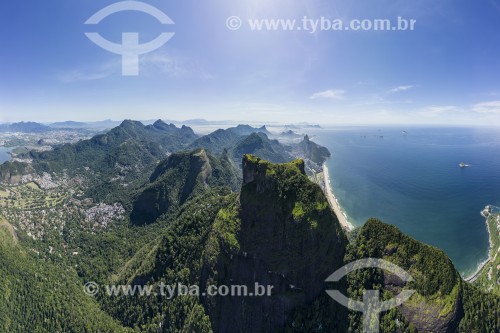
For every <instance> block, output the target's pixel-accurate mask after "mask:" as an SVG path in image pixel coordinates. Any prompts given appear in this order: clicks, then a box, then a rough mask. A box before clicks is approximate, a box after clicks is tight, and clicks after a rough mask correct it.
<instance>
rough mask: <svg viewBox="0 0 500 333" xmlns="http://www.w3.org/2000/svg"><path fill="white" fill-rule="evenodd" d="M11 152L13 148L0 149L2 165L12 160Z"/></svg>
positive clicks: (0, 162)
mask: <svg viewBox="0 0 500 333" xmlns="http://www.w3.org/2000/svg"><path fill="white" fill-rule="evenodd" d="M10 150H11V148H5V147H0V164H2V163H3V162H5V161H8V160H10V159H11V156H10V155H9V151H10Z"/></svg>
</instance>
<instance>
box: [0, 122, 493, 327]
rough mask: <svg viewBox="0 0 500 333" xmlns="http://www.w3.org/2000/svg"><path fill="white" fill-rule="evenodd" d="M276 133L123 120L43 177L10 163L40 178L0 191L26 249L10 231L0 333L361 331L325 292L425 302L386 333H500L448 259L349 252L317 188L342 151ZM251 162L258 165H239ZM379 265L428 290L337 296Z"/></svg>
mask: <svg viewBox="0 0 500 333" xmlns="http://www.w3.org/2000/svg"><path fill="white" fill-rule="evenodd" d="M248 131H252V132H251V133H250V134H246V132H248ZM262 131H263V129H255V128H252V127H247V126H239V127H238V129H237V130H235V129H229V130H219V131H216V132H214V133H212V134H210V135H208V136H204V137H201V138H198V137H197V136H196V135H195V134H194V132H193V131H192V130H191V129H189V128H187V127H182V128H178V127H175V126H173V125H167V124H165V123H163V122H161V121H158V122H156V123H155V124H153V125H149V126H144V125H142V124H141V123H139V122H133V121H125V122H123V123H122V125H120V126H119V127H117V128H115V129H113V130H111V131H110V132H108V133H106V134H103V135H98V136H96V137H94V138H92V139H91V140H87V141H82V142H80V143H77V144H73V145H65V146H61V147H59V148H57V149H55V150H54V151H51V152H44V153H35V152H32V153H30V154H29V155H28V156H29V157H30V159H31V164H23V163H19V162H14V163H8V164H7V165H8V167H7V169H8V168H10V167H15V168H18V170H17V171H18V172H19V174H20V175H22V176H23V177H25V176H27V175H28V176H29V177H34V176H33V174H35V173H37V172H39V173H41V175H39V176H37V177H38V178H29V177H28V178H27V179H19V181H21V182H24V183H23V185H19V186H10V185H0V197H1V198H0V199H1V200H0V204H1V205H0V214H2V215H4V216H5V217H6V218H7V219H8V222H9V223H10V224H11V225H12V226H13V228H12V230H13V231H15V233H16V236H18V238H19V243H18V244H15V242H13V241H12V236H11V235H10V234H9V233H7V232H6V231H9V230H7V229H5V228H2V227H1V226H0V274H1V278H2V279H3V280H4V281H7V283H6V284H5V285H4V286H1V287H0V288H3V289H1V293H2V296H0V297H3V299H2V302H0V322H1V323H2V324H4V327H1V326H0V331H1V329H3V328H5V327H7V328H8V329H9V330H10V331H12V330H14V331H22V330H23V328H24V329H25V330H27V331H30V332H31V331H33V332H56V331H61V332H66V331H67V332H120V331H123V330H126V329H124V328H123V327H126V328H128V329H133V330H134V331H135V332H182V331H184V332H234V331H241V332H271V331H278V332H279V331H285V332H346V331H348V329H350V330H351V331H352V332H356V331H359V329H360V327H361V326H360V325H361V323H360V318H361V317H360V314H359V313H355V312H350V311H347V309H345V308H344V307H343V306H341V305H339V304H338V303H336V302H335V301H334V300H332V299H331V298H329V296H328V295H327V294H326V293H325V290H326V289H327V288H330V287H334V288H336V289H339V290H341V291H342V292H343V293H344V294H345V295H347V296H349V297H351V298H354V299H362V295H363V290H367V289H383V290H385V291H384V292H381V295H382V297H384V299H389V298H391V297H392V295H393V294H394V293H397V292H398V291H400V290H402V289H403V288H412V289H415V290H416V291H417V292H416V294H415V295H414V296H412V298H411V299H410V300H409V301H408V302H406V303H405V304H403V305H402V306H401V307H398V308H395V309H392V310H390V311H388V312H386V313H384V314H383V315H382V317H381V321H380V322H381V332H478V333H479V332H498V330H499V327H500V323H499V318H500V315H499V313H498V309H499V298H498V297H495V296H492V295H487V294H484V293H482V292H480V291H479V290H478V289H477V288H475V287H473V286H471V285H469V284H468V283H465V282H464V281H463V280H462V279H461V278H460V276H459V275H458V273H457V272H456V270H455V268H454V267H453V264H452V263H451V261H450V260H449V258H448V257H447V256H446V255H445V254H444V253H443V252H442V251H440V250H438V249H436V248H433V247H430V246H427V245H424V244H422V243H420V242H417V241H416V240H413V239H411V238H410V237H408V236H406V235H404V234H402V233H401V232H400V231H399V230H397V229H396V228H395V227H393V226H389V225H386V224H383V223H382V222H380V221H377V220H370V221H368V222H367V223H366V224H365V226H364V227H362V228H360V229H359V230H357V231H355V232H354V234H353V235H351V236H350V239H352V242H351V243H348V241H347V235H346V234H345V232H344V231H343V230H342V228H341V227H340V225H339V223H338V219H337V217H336V216H335V214H334V213H333V212H332V210H331V209H330V207H329V205H328V202H327V201H326V198H325V196H324V194H323V193H322V191H321V189H320V188H319V187H318V186H317V185H316V184H314V183H312V182H311V181H309V179H308V178H307V176H306V175H305V173H306V170H307V167H308V164H309V165H318V164H321V163H322V162H323V161H324V160H325V159H326V158H328V156H329V154H330V153H329V152H328V150H327V149H325V148H323V147H321V146H319V145H317V144H315V143H314V142H312V141H311V140H310V139H309V137H307V136H306V137H305V138H304V140H303V141H301V142H299V143H296V144H294V145H291V146H285V145H283V144H281V143H279V142H278V141H275V140H272V139H270V138H269V137H268V136H267V134H265V133H263V132H262ZM238 133H245V134H242V135H240V134H238ZM195 142H197V143H200V142H205V143H207V145H208V146H209V147H212V148H213V149H214V150H215V152H214V151H212V150H210V149H209V148H208V147H207V148H205V147H199V148H196V147H194V146H193V145H194V143H195ZM221 142H225V143H227V144H220V143H221ZM210 144H212V146H210ZM188 148H193V149H192V150H185V149H188ZM247 152H250V153H251V152H254V153H256V154H257V156H254V155H251V154H246V153H247ZM239 154H245V155H244V156H243V158H242V159H241V156H240V159H239V160H238V161H236V162H235V159H236V158H237V156H238V155H239ZM258 155H260V156H258ZM265 156H271V157H272V158H273V159H275V160H280V159H281V158H283V160H284V161H286V162H287V163H283V164H273V163H271V162H269V161H266V160H265V159H264V158H263V157H265ZM293 156H305V157H307V160H306V161H304V160H301V159H298V160H293V161H291V160H292V157H293ZM2 167H3V166H2ZM28 169H29V170H28ZM2 170H6V169H2ZM51 175H53V176H51ZM51 177H52V178H51ZM58 177H61V179H62V180H60V179H59V178H58ZM366 257H377V258H383V259H385V260H388V261H390V262H393V263H395V264H397V265H398V266H401V267H402V268H403V269H405V270H407V271H408V272H409V273H410V274H411V275H412V276H413V277H414V278H415V282H413V283H412V284H409V285H407V286H403V285H402V284H401V283H400V281H397V280H395V279H394V278H393V277H392V276H391V275H390V274H386V272H380V271H378V270H359V271H357V272H353V273H351V274H350V275H349V276H348V278H345V279H343V280H342V281H341V282H340V283H339V284H337V285H334V286H331V285H329V284H327V283H325V279H326V278H327V277H328V276H329V275H330V274H331V273H333V272H334V271H335V270H336V269H337V268H339V267H341V266H343V265H344V264H346V263H349V262H352V261H354V260H356V259H360V258H366ZM19 281H21V282H19ZM89 281H96V282H97V283H99V284H100V285H104V284H110V283H112V284H116V283H119V284H125V285H127V284H130V285H140V286H144V285H146V286H159V285H160V284H161V283H165V284H175V283H182V284H184V285H195V286H199V288H200V289H202V290H203V289H204V288H206V287H207V286H209V285H211V284H216V285H244V286H247V287H248V288H249V289H252V288H253V286H254V284H255V283H257V282H258V283H259V284H261V285H271V286H273V291H274V293H272V294H271V295H270V296H268V297H266V296H264V297H222V296H207V295H200V296H198V297H175V298H172V299H167V298H165V297H160V296H154V297H152V296H146V297H145V296H127V297H124V296H108V295H106V294H105V293H99V294H98V295H96V296H95V297H92V296H87V295H85V294H84V293H83V285H84V284H85V283H87V282H89ZM32 283H35V285H36V286H37V291H36V292H34V293H31V291H30V290H29V288H30V286H31V285H32ZM72 308H74V309H75V310H74V311H75V312H72V311H71V310H70V309H72ZM262 312H266V313H267V314H268V315H262ZM27 313H30V314H31V315H26V314H27ZM84 313H90V314H91V315H92V318H86V317H85V316H84V315H83V314H84ZM111 318H113V319H111ZM4 319H5V321H4ZM5 325H8V326H5ZM7 331H8V330H7Z"/></svg>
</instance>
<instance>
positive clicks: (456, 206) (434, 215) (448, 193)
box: [313, 127, 500, 276]
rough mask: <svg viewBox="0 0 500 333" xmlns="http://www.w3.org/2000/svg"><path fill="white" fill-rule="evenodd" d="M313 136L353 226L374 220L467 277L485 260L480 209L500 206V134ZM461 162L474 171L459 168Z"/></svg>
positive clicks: (395, 131)
mask: <svg viewBox="0 0 500 333" xmlns="http://www.w3.org/2000/svg"><path fill="white" fill-rule="evenodd" d="M403 130H404V131H406V132H407V133H403V132H402V131H403ZM313 134H314V135H315V137H314V141H316V142H318V143H319V144H322V145H324V146H326V147H328V148H329V149H330V151H331V152H332V158H331V159H330V160H329V161H328V162H327V164H328V167H329V170H330V178H331V179H330V181H331V183H332V186H333V189H334V192H335V195H336V197H337V199H338V200H339V203H340V205H341V206H342V208H343V209H344V210H345V211H346V213H347V215H348V216H349V220H350V221H351V222H352V223H353V224H354V225H355V226H361V225H362V224H363V223H364V222H365V221H366V220H367V219H368V218H369V217H377V218H380V219H381V220H383V221H384V222H386V223H390V224H394V225H396V226H397V227H398V228H400V229H401V230H402V231H403V232H405V233H407V234H409V235H411V236H412V237H414V238H416V239H418V240H420V241H423V242H425V243H427V244H431V245H434V246H436V247H439V248H441V249H442V250H444V251H445V252H446V253H447V254H448V256H449V257H450V258H451V259H452V260H453V262H454V264H455V266H456V267H457V269H458V270H459V271H460V272H461V274H462V275H464V276H467V275H470V274H471V273H472V272H474V271H475V270H476V268H477V266H478V264H479V263H480V262H481V261H483V260H485V259H486V258H487V253H488V232H487V230H486V226H485V221H484V218H483V217H482V216H481V215H480V211H481V210H482V209H483V208H484V206H486V205H487V204H493V205H496V206H500V129H486V128H380V129H379V128H359V127H358V128H339V129H332V130H321V131H316V132H315V133H313ZM462 161H463V162H465V163H467V164H470V165H471V166H470V167H468V168H460V167H459V166H458V164H459V163H460V162H462Z"/></svg>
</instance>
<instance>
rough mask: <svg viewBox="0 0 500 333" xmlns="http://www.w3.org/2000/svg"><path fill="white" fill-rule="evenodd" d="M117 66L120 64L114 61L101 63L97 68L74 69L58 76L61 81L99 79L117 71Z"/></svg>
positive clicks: (71, 81)
mask: <svg viewBox="0 0 500 333" xmlns="http://www.w3.org/2000/svg"><path fill="white" fill-rule="evenodd" d="M119 66H120V64H118V63H116V62H115V63H107V64H104V65H101V66H100V67H99V68H96V69H93V70H84V69H75V70H70V71H66V72H64V73H62V74H60V75H59V76H58V78H59V81H61V82H63V83H73V82H80V81H93V80H100V79H104V78H106V77H108V76H110V75H111V74H113V72H116V71H118V70H119V68H120V67H119Z"/></svg>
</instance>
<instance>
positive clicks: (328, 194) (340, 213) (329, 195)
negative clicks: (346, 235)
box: [323, 163, 354, 231]
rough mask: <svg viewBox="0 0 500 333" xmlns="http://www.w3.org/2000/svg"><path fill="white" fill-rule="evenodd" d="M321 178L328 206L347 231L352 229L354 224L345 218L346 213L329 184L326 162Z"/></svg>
mask: <svg viewBox="0 0 500 333" xmlns="http://www.w3.org/2000/svg"><path fill="white" fill-rule="evenodd" d="M323 180H324V183H325V194H326V198H327V199H328V202H329V203H330V207H332V209H333V211H334V212H335V215H337V217H338V219H339V222H340V224H341V225H342V227H343V228H344V229H346V230H347V231H351V230H353V229H354V226H353V225H352V224H351V223H350V222H349V221H348V220H347V217H346V214H345V213H344V211H343V210H342V208H341V207H340V205H339V203H338V201H337V198H335V195H334V194H333V190H332V187H331V185H330V175H329V174H328V167H327V166H326V163H324V164H323Z"/></svg>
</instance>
